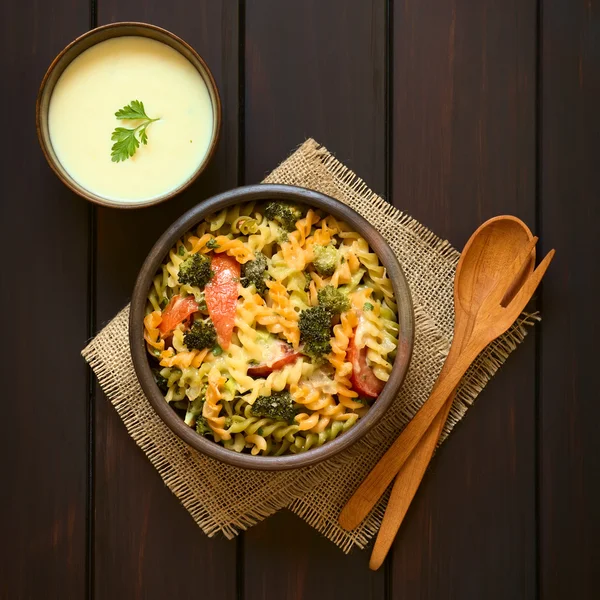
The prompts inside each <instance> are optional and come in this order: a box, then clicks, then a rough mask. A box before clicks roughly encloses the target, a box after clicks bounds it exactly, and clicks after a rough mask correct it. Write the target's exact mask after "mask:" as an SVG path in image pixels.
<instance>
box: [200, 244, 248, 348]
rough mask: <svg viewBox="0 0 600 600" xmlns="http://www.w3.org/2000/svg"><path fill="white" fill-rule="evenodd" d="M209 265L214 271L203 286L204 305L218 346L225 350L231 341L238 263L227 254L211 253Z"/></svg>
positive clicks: (236, 295) (238, 277) (236, 294)
mask: <svg viewBox="0 0 600 600" xmlns="http://www.w3.org/2000/svg"><path fill="white" fill-rule="evenodd" d="M210 267H211V269H212V271H213V273H214V275H213V277H212V279H211V280H210V281H209V282H208V283H207V284H206V287H205V288H204V298H205V299H206V307H207V308H208V314H209V316H210V319H211V321H212V322H213V325H214V326H215V330H216V332H217V340H218V342H219V346H221V348H223V349H224V350H226V349H227V348H229V344H230V343H231V334H232V333H233V325H234V320H235V310H236V304H237V299H238V285H239V281H240V273H241V267H240V263H239V262H238V261H237V260H236V259H235V258H233V257H232V256H228V255H227V254H225V253H223V254H213V256H212V258H211V263H210Z"/></svg>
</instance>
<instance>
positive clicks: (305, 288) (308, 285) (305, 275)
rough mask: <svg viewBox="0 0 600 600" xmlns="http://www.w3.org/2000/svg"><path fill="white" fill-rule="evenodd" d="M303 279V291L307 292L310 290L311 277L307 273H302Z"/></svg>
mask: <svg viewBox="0 0 600 600" xmlns="http://www.w3.org/2000/svg"><path fill="white" fill-rule="evenodd" d="M304 279H305V280H306V281H305V283H304V291H305V292H308V290H309V289H310V282H311V281H312V277H311V276H310V273H309V272H308V271H304Z"/></svg>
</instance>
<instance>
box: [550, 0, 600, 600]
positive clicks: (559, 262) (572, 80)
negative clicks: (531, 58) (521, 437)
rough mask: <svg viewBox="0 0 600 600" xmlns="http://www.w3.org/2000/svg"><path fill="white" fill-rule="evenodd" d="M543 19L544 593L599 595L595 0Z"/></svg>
mask: <svg viewBox="0 0 600 600" xmlns="http://www.w3.org/2000/svg"><path fill="white" fill-rule="evenodd" d="M542 14H543V20H542V24H541V25H542V28H541V31H542V33H543V37H542V40H541V48H540V49H541V56H540V63H541V65H540V66H541V84H542V89H541V105H542V112H541V115H540V125H541V131H540V156H539V160H540V171H541V172H540V177H541V181H540V184H541V195H540V200H541V207H540V209H541V211H540V227H541V231H542V237H541V240H542V243H543V244H544V248H545V249H548V248H550V247H552V245H555V246H556V247H557V248H560V249H561V252H559V253H557V255H556V259H555V261H554V264H553V265H552V272H551V273H550V272H549V273H548V278H547V280H546V281H544V291H543V297H542V302H543V307H542V308H543V315H544V321H545V323H546V327H544V328H543V330H542V333H541V337H540V340H541V347H540V382H539V385H540V413H539V417H540V430H539V438H538V441H539V452H540V465H539V475H538V483H539V495H540V498H539V511H540V512H539V522H540V569H541V572H540V595H541V596H542V597H543V598H544V599H547V600H559V599H562V598H586V599H587V598H596V597H597V596H598V580H597V577H598V573H599V572H600V544H599V543H598V539H599V537H600V517H599V516H598V507H599V506H600V436H599V435H598V430H597V426H598V423H600V403H599V402H598V400H599V394H598V384H597V374H598V367H597V366H596V361H595V357H596V355H597V350H596V340H597V339H598V334H599V333H600V317H599V313H598V309H597V307H598V297H599V294H600V268H599V267H598V253H599V252H600V241H599V239H600V238H599V237H598V235H597V233H596V231H597V228H598V223H599V222H600V204H599V202H598V201H599V199H600V170H599V168H598V167H599V165H600V163H599V158H600V154H599V150H598V149H599V148H600V113H599V111H598V108H599V106H600V103H599V100H600V2H598V1H586V2H583V1H578V2H572V3H566V2H559V1H557V0H545V1H544V7H543V13H542Z"/></svg>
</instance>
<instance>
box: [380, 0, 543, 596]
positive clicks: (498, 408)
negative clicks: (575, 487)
mask: <svg viewBox="0 0 600 600" xmlns="http://www.w3.org/2000/svg"><path fill="white" fill-rule="evenodd" d="M435 5H436V6H435V8H434V7H433V6H431V4H429V3H425V2H396V3H394V9H393V22H394V27H393V69H394V71H393V106H394V111H393V114H392V118H393V132H394V135H393V139H392V167H391V170H392V173H393V180H392V184H393V185H392V199H393V202H394V204H395V205H396V206H398V207H399V208H401V209H402V210H405V211H407V212H408V213H409V214H412V215H413V216H415V217H416V218H418V219H419V220H421V221H422V222H424V223H427V225H428V226H430V227H431V228H432V229H433V230H434V231H435V232H436V233H437V234H438V235H440V236H442V237H443V238H447V239H450V240H451V241H452V242H453V243H454V244H455V246H456V247H457V248H459V249H461V248H462V246H463V245H464V243H465V242H466V240H467V238H468V237H469V236H470V235H471V233H472V232H473V231H474V230H475V229H476V228H477V227H478V226H479V225H480V224H481V223H482V222H483V221H485V220H486V219H488V218H490V217H493V216H495V215H499V214H514V215H516V216H518V217H520V218H521V219H523V221H525V223H527V224H528V225H529V226H530V227H531V228H532V229H533V233H534V234H535V233H536V231H535V225H536V212H535V211H536V188H535V178H536V170H535V166H536V154H535V148H536V130H535V102H536V88H535V81H536V75H535V73H536V71H535V68H536V46H535V30H536V5H535V2H534V1H532V0H523V1H522V2H515V3H509V4H507V3H499V2H494V1H490V0H484V1H482V2H477V3H472V2H469V1H468V0H458V1H456V2H436V3H435ZM535 368H536V365H535V334H533V335H531V336H530V337H529V339H527V340H526V341H525V343H524V344H523V345H522V346H521V347H520V348H519V350H518V352H516V353H515V355H514V356H511V357H510V359H509V361H508V363H507V364H506V365H505V366H504V367H503V369H502V370H501V371H500V373H499V374H498V375H497V376H496V377H495V378H494V379H493V380H492V382H491V383H490V385H489V387H488V388H487V389H486V390H485V392H484V393H483V394H482V395H481V396H480V397H479V398H478V400H477V405H476V406H475V407H474V408H473V409H472V410H471V411H470V412H469V414H468V415H467V416H466V418H465V419H464V421H462V422H461V423H460V424H459V425H458V426H457V428H456V430H455V432H454V433H453V435H452V438H451V439H450V440H449V442H448V444H445V445H444V447H443V448H442V449H441V451H440V452H439V453H438V456H437V457H436V458H434V461H433V463H432V467H431V472H430V473H429V475H426V476H425V480H424V482H423V484H422V487H421V490H420V491H419V492H418V493H417V496H416V497H415V500H414V501H413V505H412V506H411V508H410V510H409V512H408V514H407V517H406V519H405V522H404V524H403V527H402V528H401V529H400V533H399V535H398V537H397V538H396V543H395V545H394V548H393V556H392V564H393V567H392V571H393V574H394V575H393V586H392V597H393V598H423V599H424V598H427V599H437V598H533V597H534V596H535V589H536V561H537V556H536V521H535V511H536V482H535V473H536V464H535V460H536V445H535V444H536V422H535V411H536V375H535ZM473 565H476V567H473ZM507 573H510V577H507V576H506V574H507ZM396 574H397V575H396Z"/></svg>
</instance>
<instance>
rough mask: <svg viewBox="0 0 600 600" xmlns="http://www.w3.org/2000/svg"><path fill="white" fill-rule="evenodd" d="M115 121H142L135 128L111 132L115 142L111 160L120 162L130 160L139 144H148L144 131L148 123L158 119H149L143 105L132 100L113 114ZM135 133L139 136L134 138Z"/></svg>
mask: <svg viewBox="0 0 600 600" xmlns="http://www.w3.org/2000/svg"><path fill="white" fill-rule="evenodd" d="M115 117H117V119H122V120H137V121H139V120H143V122H142V123H140V124H139V125H138V126H137V127H134V128H133V129H127V128H126V127H116V128H115V130H114V131H113V132H112V135H111V138H110V139H111V140H112V141H113V142H115V143H114V144H113V146H112V148H111V154H110V157H111V160H112V161H113V162H117V163H118V162H121V161H124V160H127V159H128V158H131V157H132V156H133V155H134V154H135V153H136V151H137V149H138V148H139V147H140V142H141V143H142V144H144V145H146V144H147V143H148V134H147V133H146V129H147V127H148V125H150V123H154V121H158V120H159V119H151V118H150V117H149V116H148V115H147V114H146V110H145V109H144V103H143V102H141V101H140V100H132V101H131V102H130V103H129V104H128V105H127V106H124V107H123V108H121V109H119V110H118V111H117V112H116V113H115ZM136 133H137V134H138V136H139V139H138V137H136Z"/></svg>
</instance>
